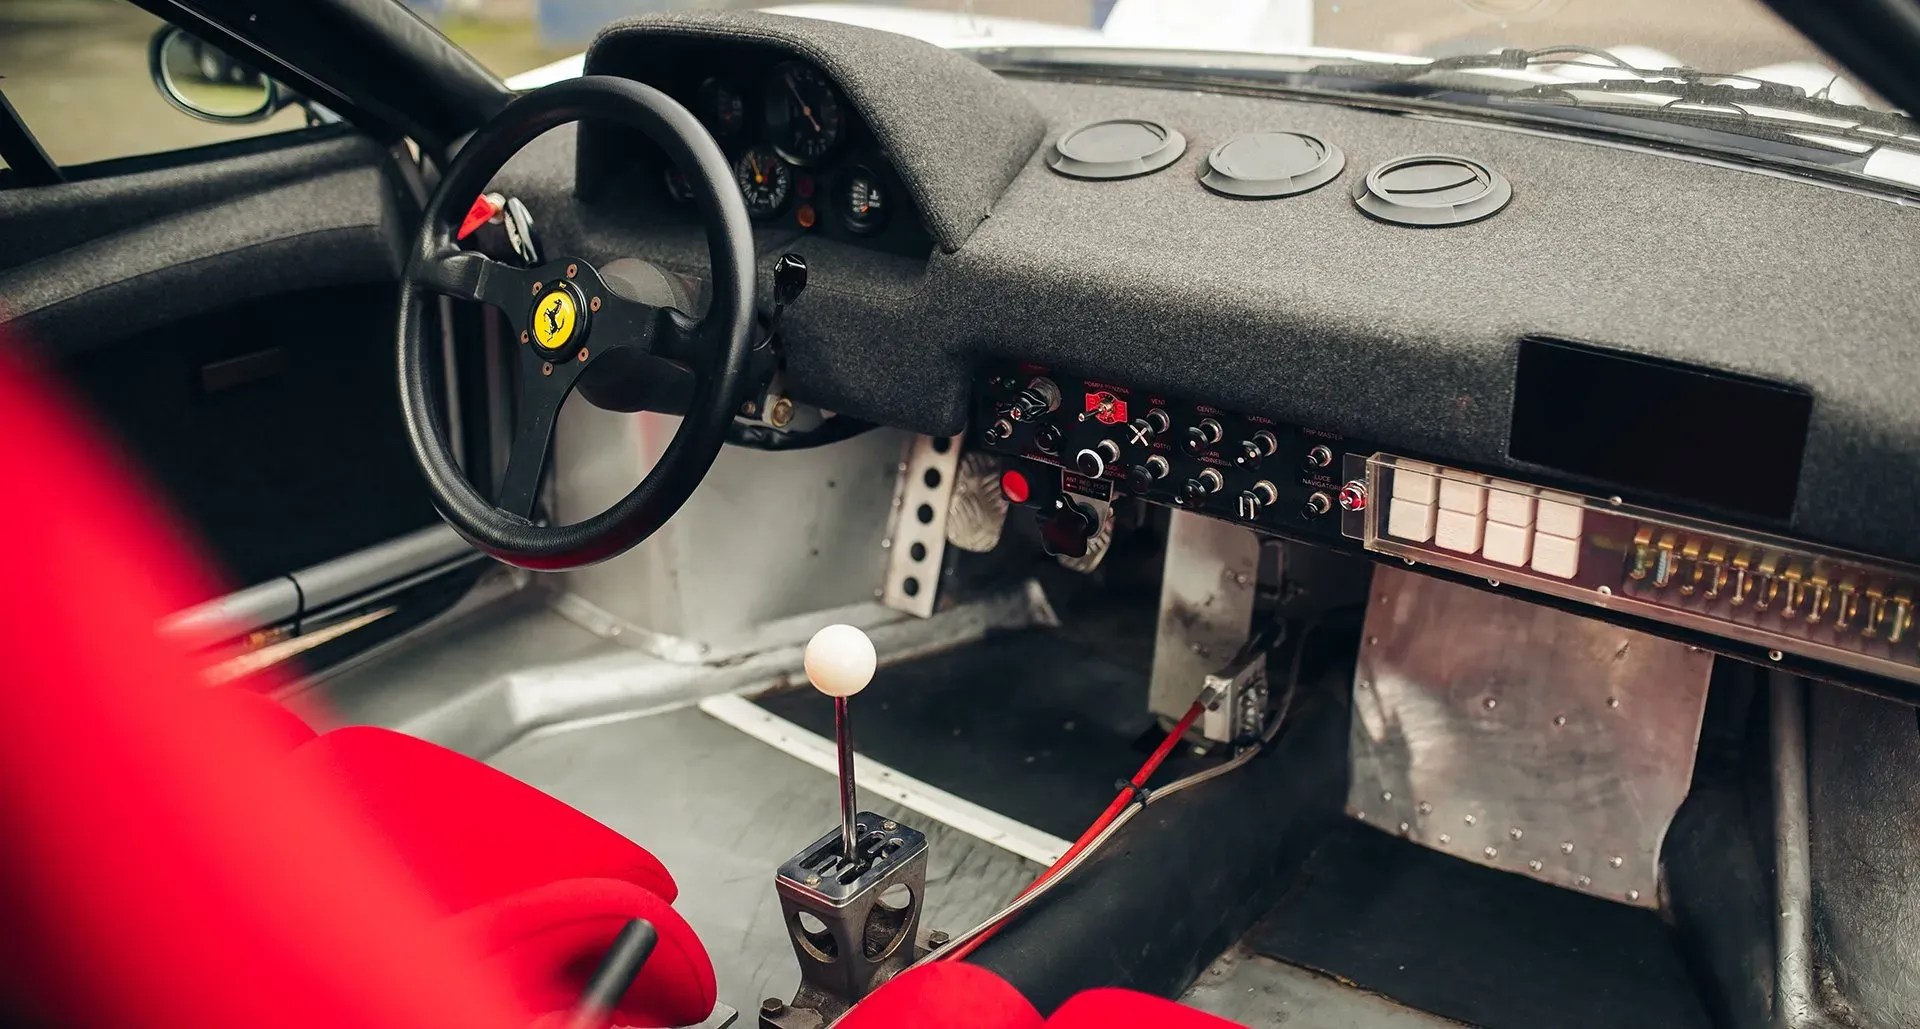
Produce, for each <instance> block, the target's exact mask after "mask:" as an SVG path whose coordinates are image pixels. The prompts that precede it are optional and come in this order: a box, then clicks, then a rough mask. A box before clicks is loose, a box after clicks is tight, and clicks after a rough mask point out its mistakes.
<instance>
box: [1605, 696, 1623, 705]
mask: <svg viewBox="0 0 1920 1029" xmlns="http://www.w3.org/2000/svg"><path fill="white" fill-rule="evenodd" d="M1607 706H1608V707H1619V706H1620V698H1619V697H1608V698H1607Z"/></svg>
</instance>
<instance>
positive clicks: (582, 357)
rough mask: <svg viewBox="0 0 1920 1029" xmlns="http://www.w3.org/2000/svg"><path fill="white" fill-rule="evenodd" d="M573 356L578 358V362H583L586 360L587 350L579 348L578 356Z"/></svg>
mask: <svg viewBox="0 0 1920 1029" xmlns="http://www.w3.org/2000/svg"><path fill="white" fill-rule="evenodd" d="M574 356H576V357H578V358H579V359H580V360H582V361H584V360H586V359H587V348H586V347H581V348H580V352H579V353H578V354H576V355H574Z"/></svg>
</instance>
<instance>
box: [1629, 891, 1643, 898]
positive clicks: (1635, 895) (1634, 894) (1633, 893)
mask: <svg viewBox="0 0 1920 1029" xmlns="http://www.w3.org/2000/svg"><path fill="white" fill-rule="evenodd" d="M1627 899H1628V900H1639V899H1640V891H1639V890H1628V891H1627Z"/></svg>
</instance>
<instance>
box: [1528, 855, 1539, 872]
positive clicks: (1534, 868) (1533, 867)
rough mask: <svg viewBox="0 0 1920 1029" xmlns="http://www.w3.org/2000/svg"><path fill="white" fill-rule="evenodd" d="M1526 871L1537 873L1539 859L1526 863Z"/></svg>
mask: <svg viewBox="0 0 1920 1029" xmlns="http://www.w3.org/2000/svg"><path fill="white" fill-rule="evenodd" d="M1527 870H1528V871H1530V872H1538V871H1539V870H1540V859H1539V858H1534V859H1533V860H1532V861H1529V862H1527Z"/></svg>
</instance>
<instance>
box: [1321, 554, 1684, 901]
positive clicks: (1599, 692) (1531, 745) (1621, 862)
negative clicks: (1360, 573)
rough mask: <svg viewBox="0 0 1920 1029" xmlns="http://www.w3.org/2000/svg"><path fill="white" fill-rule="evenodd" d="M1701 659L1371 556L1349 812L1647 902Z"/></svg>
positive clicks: (1520, 868)
mask: <svg viewBox="0 0 1920 1029" xmlns="http://www.w3.org/2000/svg"><path fill="white" fill-rule="evenodd" d="M1712 670H1713V655H1711V654H1708V653H1706V652H1704V651H1700V650H1698V649H1696V648H1692V647H1688V646H1686V645H1684V644H1680V643H1674V642H1672V641H1669V640H1663V639H1659V638H1657V637H1653V636H1648V635H1646V634H1645V633H1638V632H1632V631H1629V630H1626V629H1621V628H1617V627H1615V626H1611V625H1608V624H1606V623H1605V622H1600V621H1596V620H1594V619H1590V618H1581V617H1580V616H1578V615H1572V614H1568V613H1566V612H1564V611H1557V610H1554V609H1553V608H1549V607H1542V606H1540V605H1538V604H1532V603H1529V602H1527V601H1525V600H1522V599H1520V598H1519V597H1509V596H1502V595H1500V594H1498V593H1490V592H1486V591H1483V590H1477V589H1473V588H1471V587H1467V586H1461V585H1457V584H1455V583H1450V582H1445V581H1443V580H1440V579H1433V578H1429V577H1427V576H1425V575H1420V574H1418V573H1415V572H1409V571H1405V570H1400V569H1394V568H1390V567H1384V566H1383V567H1381V568H1378V569H1376V570H1375V572H1374V579H1373V596H1372V598H1371V600H1370V602H1369V603H1368V604H1367V619H1366V628H1365V630H1364V636H1363V641H1362V644H1361V647H1360V658H1359V661H1358V662H1357V664H1356V667H1355V671H1354V680H1353V727H1352V736H1351V740H1350V745H1349V749H1348V760H1349V761H1350V762H1351V763H1352V768H1351V776H1350V778H1349V783H1350V787H1349V790H1350V791H1349V793H1348V795H1347V813H1348V814H1350V815H1352V816H1353V817H1354V818H1356V819H1359V820H1360V821H1362V822H1365V823H1367V824H1368V825H1371V826H1374V827H1375V828H1379V829H1383V830H1385V831H1387V832H1390V833H1395V834H1397V835H1400V836H1404V837H1406V838H1408V839H1410V840H1412V841H1414V842H1415V843H1419V844H1422V845H1424V846H1427V847H1431V848H1433V849H1435V850H1439V851H1442V852H1445V853H1449V854H1453V855H1456V856H1458V857H1461V858H1464V859H1466V860H1469V861H1474V862H1477V863H1481V864H1486V865H1490V866H1492V867H1494V868H1500V869H1504V870H1506V871H1509V872H1516V873H1518V874H1520V875H1525V876H1529V877H1531V878H1534V879H1539V880H1541V881H1543V882H1547V883H1551V884H1553V885H1555V886H1562V887H1565V888H1568V889H1574V890H1579V891H1581V892H1583V893H1592V894H1594V895H1596V896H1600V897H1606V898H1609V899H1612V900H1616V901H1619V902H1621V903H1625V904H1631V905H1635V906H1637V907H1645V908H1657V907H1658V906H1659V889H1658V886H1659V881H1660V843H1661V841H1662V840H1664V839H1665V838H1666V834H1667V828H1668V826H1669V825H1671V824H1672V822H1673V815H1674V812H1675V811H1677V810H1678V809H1679V807H1680V802H1681V800H1683V799H1685V797H1686V795H1687V789H1688V786H1689V785H1690V783H1691V782H1692V778H1693V760H1694V753H1695V751H1696V749H1697V748H1698V746H1699V742H1700V723H1701V719H1702V718H1703V717H1704V715H1705V713H1706V702H1707V680H1708V677H1709V675H1710V674H1711V672H1712Z"/></svg>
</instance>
